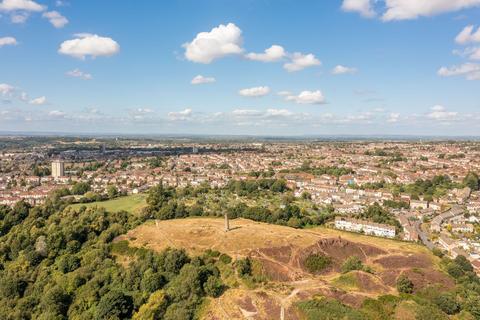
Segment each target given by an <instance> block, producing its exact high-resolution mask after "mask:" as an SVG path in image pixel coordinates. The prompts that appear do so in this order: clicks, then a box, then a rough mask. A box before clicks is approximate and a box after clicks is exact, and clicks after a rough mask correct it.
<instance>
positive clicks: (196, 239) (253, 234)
mask: <svg viewBox="0 0 480 320" xmlns="http://www.w3.org/2000/svg"><path fill="white" fill-rule="evenodd" d="M223 227H224V221H223V219H215V218H189V219H179V220H167V221H149V222H147V223H145V224H143V225H141V226H139V227H137V228H135V229H133V230H131V231H129V232H128V233H127V234H126V235H124V236H121V237H119V238H118V240H128V241H129V242H130V245H131V246H136V247H145V248H150V249H152V250H156V251H161V250H163V249H165V248H167V247H175V248H185V249H186V250H187V251H188V252H189V253H191V254H201V253H202V252H203V251H205V250H206V249H213V250H218V251H220V252H223V253H226V254H228V255H230V256H231V257H233V258H239V257H245V256H249V257H251V258H254V259H256V260H257V261H260V262H261V264H262V266H263V269H264V272H265V274H266V275H267V276H268V278H269V279H270V280H271V282H270V283H269V285H268V286H263V287H260V288H257V289H255V290H251V289H247V288H243V287H242V286H240V287H239V288H235V289H229V290H227V291H226V292H225V293H224V294H223V295H222V296H221V297H220V298H218V299H215V300H213V301H212V302H211V304H210V308H209V310H208V311H207V312H206V316H205V319H280V315H281V314H282V313H283V314H284V319H299V317H298V315H297V314H296V312H295V309H294V308H292V303H294V302H295V301H298V300H301V299H308V298H311V297H313V296H315V295H324V296H329V297H332V298H335V299H338V300H340V301H342V302H343V303H345V304H348V305H351V306H359V305H360V304H361V303H362V301H363V300H364V299H365V298H368V297H377V296H379V295H382V294H396V289H395V283H396V278H397V277H398V276H399V275H400V274H402V273H406V274H407V275H408V276H409V278H410V279H412V281H413V282H414V284H415V288H416V289H420V288H423V287H425V286H427V285H429V284H433V283H435V284H440V285H441V286H442V287H444V288H451V287H453V285H454V284H453V282H452V280H451V279H450V278H449V277H448V276H446V275H445V274H444V273H442V272H441V271H440V270H439V269H438V258H436V257H434V256H433V255H432V254H431V253H430V252H429V251H428V249H426V248H424V247H422V246H419V245H415V244H411V243H406V242H400V241H393V240H387V239H381V238H375V237H368V236H363V235H359V234H353V233H348V232H342V231H337V230H332V229H327V228H314V229H306V230H300V229H293V228H289V227H284V226H277V225H270V224H266V223H260V222H254V221H251V220H246V219H236V220H232V221H230V227H231V230H230V231H229V232H225V231H224V229H223ZM312 253H319V254H323V255H327V256H329V257H331V258H332V261H333V263H332V266H331V267H330V268H328V269H327V270H325V271H324V272H322V273H321V274H318V275H312V274H310V273H308V272H307V271H306V270H305V268H304V266H303V261H304V259H305V258H306V257H307V256H308V255H310V254H312ZM350 256H357V257H358V258H360V259H361V260H362V261H363V262H364V263H365V264H366V265H368V266H370V267H371V268H373V270H374V274H369V273H364V272H352V273H350V274H348V276H349V279H351V281H352V282H353V284H350V285H349V286H348V288H346V287H345V286H338V285H336V284H338V283H339V281H337V280H338V279H339V276H340V273H339V271H340V266H341V265H342V263H343V261H344V260H345V259H346V258H348V257H350ZM282 308H283V311H282Z"/></svg>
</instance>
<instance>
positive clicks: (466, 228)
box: [452, 223, 475, 233]
mask: <svg viewBox="0 0 480 320" xmlns="http://www.w3.org/2000/svg"><path fill="white" fill-rule="evenodd" d="M474 230H475V229H474V227H473V224H470V223H465V224H463V223H462V224H454V225H452V231H453V232H457V233H466V232H473V231H474Z"/></svg>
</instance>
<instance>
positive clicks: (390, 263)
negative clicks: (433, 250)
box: [374, 253, 432, 269]
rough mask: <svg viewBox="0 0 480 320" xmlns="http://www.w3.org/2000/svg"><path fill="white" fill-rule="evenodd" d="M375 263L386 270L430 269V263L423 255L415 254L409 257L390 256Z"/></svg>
mask: <svg viewBox="0 0 480 320" xmlns="http://www.w3.org/2000/svg"><path fill="white" fill-rule="evenodd" d="M374 262H375V263H378V264H380V265H381V266H382V267H384V268H386V269H402V268H431V267H432V261H431V260H430V258H429V257H428V256H427V255H425V254H420V253H419V254H415V255H410V256H404V255H392V256H387V257H382V258H379V259H376V260H375V261H374Z"/></svg>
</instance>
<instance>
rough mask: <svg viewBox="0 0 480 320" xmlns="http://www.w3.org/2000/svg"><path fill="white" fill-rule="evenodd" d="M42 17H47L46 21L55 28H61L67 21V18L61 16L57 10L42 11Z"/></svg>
mask: <svg viewBox="0 0 480 320" xmlns="http://www.w3.org/2000/svg"><path fill="white" fill-rule="evenodd" d="M42 17H44V18H46V19H48V21H50V23H51V24H52V25H53V26H54V27H55V28H57V29H59V28H63V27H64V26H65V25H66V24H67V23H68V19H67V18H65V17H64V16H62V15H61V14H60V13H59V12H58V11H48V12H44V13H43V14H42Z"/></svg>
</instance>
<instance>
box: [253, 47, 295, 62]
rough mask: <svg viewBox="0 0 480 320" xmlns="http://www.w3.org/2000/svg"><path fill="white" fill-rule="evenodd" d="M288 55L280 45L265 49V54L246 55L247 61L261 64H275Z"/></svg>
mask: <svg viewBox="0 0 480 320" xmlns="http://www.w3.org/2000/svg"><path fill="white" fill-rule="evenodd" d="M285 55H286V52H285V49H283V47H282V46H279V45H275V44H274V45H273V46H271V47H270V48H268V49H265V51H264V53H253V52H252V53H249V54H247V55H245V57H246V58H247V59H250V60H254V61H261V62H275V61H279V60H281V59H283V58H284V57H285Z"/></svg>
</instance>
